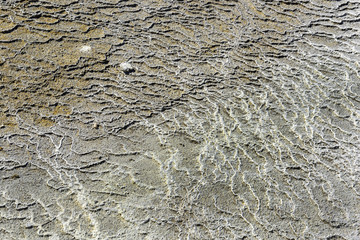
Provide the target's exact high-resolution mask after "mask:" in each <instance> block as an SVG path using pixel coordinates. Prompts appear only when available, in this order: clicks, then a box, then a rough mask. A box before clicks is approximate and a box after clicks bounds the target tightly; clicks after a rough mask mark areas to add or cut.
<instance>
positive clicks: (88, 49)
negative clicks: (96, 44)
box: [80, 45, 91, 52]
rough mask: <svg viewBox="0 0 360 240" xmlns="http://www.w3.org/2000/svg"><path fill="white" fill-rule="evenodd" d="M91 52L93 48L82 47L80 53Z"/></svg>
mask: <svg viewBox="0 0 360 240" xmlns="http://www.w3.org/2000/svg"><path fill="white" fill-rule="evenodd" d="M90 51H91V47H90V46H86V45H85V46H82V47H81V48H80V52H90Z"/></svg>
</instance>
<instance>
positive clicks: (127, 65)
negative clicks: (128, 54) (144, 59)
mask: <svg viewBox="0 0 360 240" xmlns="http://www.w3.org/2000/svg"><path fill="white" fill-rule="evenodd" d="M120 68H121V70H122V71H123V72H124V73H125V74H129V73H132V72H135V68H134V67H133V66H131V64H130V63H128V62H124V63H121V64H120Z"/></svg>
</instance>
